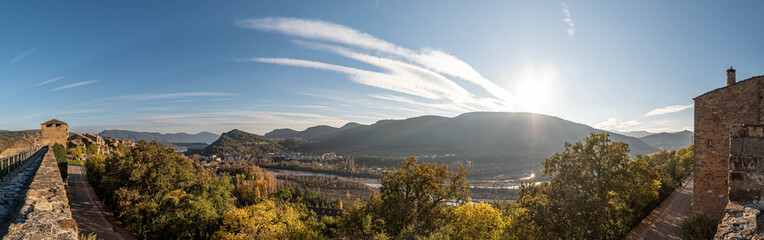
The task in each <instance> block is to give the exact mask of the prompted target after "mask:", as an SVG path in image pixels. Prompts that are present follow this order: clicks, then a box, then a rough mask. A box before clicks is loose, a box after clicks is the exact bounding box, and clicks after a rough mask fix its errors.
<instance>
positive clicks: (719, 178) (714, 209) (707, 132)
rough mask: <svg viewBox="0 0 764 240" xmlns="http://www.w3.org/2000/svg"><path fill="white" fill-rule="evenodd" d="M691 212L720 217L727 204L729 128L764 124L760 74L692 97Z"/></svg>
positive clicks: (731, 72) (729, 78)
mask: <svg viewBox="0 0 764 240" xmlns="http://www.w3.org/2000/svg"><path fill="white" fill-rule="evenodd" d="M694 100H695V139H694V142H695V167H694V172H695V191H694V193H693V215H695V216H704V217H708V218H711V219H716V220H721V219H722V218H723V217H724V208H725V207H726V206H727V202H728V201H729V200H728V196H729V195H728V192H729V184H728V175H729V171H730V165H729V159H730V128H731V127H736V126H743V125H745V124H762V123H764V76H757V77H752V78H749V79H746V80H743V81H740V82H736V81H735V69H732V68H730V69H728V70H727V85H726V86H724V87H721V88H718V89H716V90H713V91H710V92H707V93H704V94H702V95H700V96H698V97H696V98H695V99H694Z"/></svg>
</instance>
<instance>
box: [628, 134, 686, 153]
mask: <svg viewBox="0 0 764 240" xmlns="http://www.w3.org/2000/svg"><path fill="white" fill-rule="evenodd" d="M639 139H640V140H642V141H644V142H646V143H647V144H650V145H652V146H653V147H656V148H658V149H661V150H678V149H681V148H686V147H687V146H690V145H691V144H692V141H693V133H692V132H690V131H687V130H685V131H681V132H675V133H665V132H663V133H657V134H653V135H648V136H644V137H641V138H639Z"/></svg>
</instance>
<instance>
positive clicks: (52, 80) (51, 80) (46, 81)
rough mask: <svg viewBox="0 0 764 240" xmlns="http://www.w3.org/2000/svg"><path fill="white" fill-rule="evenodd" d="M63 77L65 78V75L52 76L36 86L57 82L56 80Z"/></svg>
mask: <svg viewBox="0 0 764 240" xmlns="http://www.w3.org/2000/svg"><path fill="white" fill-rule="evenodd" d="M62 78H64V77H57V78H51V79H48V80H45V81H42V82H40V83H38V84H36V85H35V86H38V87H39V86H42V85H45V84H48V83H52V82H55V81H58V80H61V79H62Z"/></svg>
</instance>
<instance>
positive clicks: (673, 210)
mask: <svg viewBox="0 0 764 240" xmlns="http://www.w3.org/2000/svg"><path fill="white" fill-rule="evenodd" d="M693 180H694V177H693V175H690V176H688V177H687V179H685V180H684V183H683V184H682V186H683V187H682V188H680V189H677V190H674V192H672V193H671V195H669V197H668V198H666V199H665V200H663V202H662V203H661V205H660V206H658V207H657V208H655V210H653V211H652V212H651V213H650V215H648V216H647V217H646V218H645V219H643V220H642V222H641V223H639V225H637V226H636V227H635V228H634V229H632V230H631V232H629V234H628V235H626V237H625V238H624V239H628V240H632V239H677V240H680V239H682V229H681V227H682V222H683V221H684V220H685V219H687V218H689V217H690V215H691V214H692V213H691V212H690V205H691V204H692V192H693V187H694V186H693V185H694V184H693V183H694V181H693Z"/></svg>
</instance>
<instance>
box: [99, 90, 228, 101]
mask: <svg viewBox="0 0 764 240" xmlns="http://www.w3.org/2000/svg"><path fill="white" fill-rule="evenodd" d="M233 95H236V94H234V93H227V92H178V93H159V94H150V93H141V94H132V95H124V96H117V97H110V98H105V99H103V100H128V101H145V100H157V99H178V98H191V97H226V96H233Z"/></svg>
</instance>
